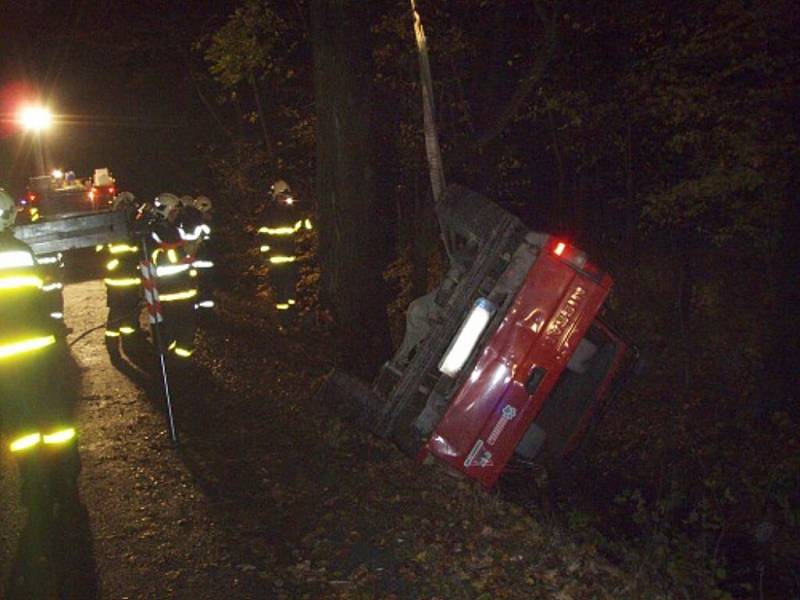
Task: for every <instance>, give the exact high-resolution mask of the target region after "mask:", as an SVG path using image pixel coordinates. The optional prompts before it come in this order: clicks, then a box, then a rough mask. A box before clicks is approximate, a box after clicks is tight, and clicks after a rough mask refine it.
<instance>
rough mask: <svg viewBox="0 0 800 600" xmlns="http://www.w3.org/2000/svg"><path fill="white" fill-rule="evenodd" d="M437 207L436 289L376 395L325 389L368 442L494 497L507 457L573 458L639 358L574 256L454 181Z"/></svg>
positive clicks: (592, 270) (603, 288) (350, 387)
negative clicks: (348, 403) (439, 273)
mask: <svg viewBox="0 0 800 600" xmlns="http://www.w3.org/2000/svg"><path fill="white" fill-rule="evenodd" d="M437 211H438V216H439V221H440V224H441V226H442V230H443V235H444V236H445V237H446V239H447V240H448V246H449V248H450V268H449V270H448V272H447V274H446V276H445V278H444V280H443V281H442V282H441V284H440V285H439V286H438V287H437V288H436V289H435V290H433V291H432V292H431V293H429V294H427V295H426V296H423V297H422V298H418V299H417V300H415V301H414V302H412V304H411V306H410V307H409V310H408V313H407V327H406V334H405V338H404V340H403V343H402V345H401V346H400V348H399V349H398V351H397V353H396V355H395V356H394V357H393V358H392V359H391V360H390V361H389V362H387V363H386V364H385V365H384V366H383V368H382V369H381V372H380V374H379V376H378V378H377V379H376V380H375V382H374V383H373V384H372V386H366V385H365V384H363V383H361V382H359V381H358V380H356V379H354V378H352V377H350V376H348V375H347V374H345V373H342V372H339V371H337V372H334V373H333V374H332V376H331V377H330V378H329V381H328V384H327V386H326V389H327V390H328V391H329V392H330V391H332V390H334V391H335V393H336V396H337V397H339V398H341V396H342V392H344V394H345V396H346V397H347V398H349V399H355V400H357V403H356V404H355V407H356V414H357V416H358V418H360V419H362V420H364V421H366V423H367V425H368V426H369V427H370V428H371V429H372V430H373V431H374V432H375V433H377V434H379V435H381V436H384V437H389V438H392V439H393V440H394V441H395V442H397V443H398V445H400V447H401V448H403V449H404V450H406V451H407V452H409V453H412V454H413V455H415V456H417V458H419V459H420V460H425V459H429V458H431V457H432V458H434V459H438V460H439V461H441V462H442V463H444V464H446V465H448V466H450V467H451V468H452V469H455V470H457V471H460V472H462V473H464V474H465V475H467V476H468V477H470V478H473V479H476V480H478V481H479V482H480V483H481V484H483V485H484V486H485V487H486V488H491V487H492V486H494V484H495V483H496V482H497V480H498V478H499V477H500V475H501V474H502V473H503V471H504V470H505V468H506V466H507V464H508V463H509V461H510V460H511V459H512V457H514V456H515V455H516V456H517V457H518V458H520V459H522V461H524V462H532V461H545V462H547V461H552V460H559V459H561V458H563V457H564V456H565V455H567V454H569V453H570V452H571V451H572V450H574V449H575V447H576V446H577V445H578V443H579V442H580V440H581V439H582V438H583V436H584V435H585V434H586V432H587V431H588V429H589V428H590V426H591V425H592V423H593V421H595V420H596V419H597V418H598V417H599V415H600V414H601V412H602V409H603V406H604V404H605V403H606V402H607V401H608V399H609V397H610V396H611V395H612V393H613V392H614V391H615V390H616V389H617V388H618V387H619V385H620V384H621V383H622V381H623V380H624V379H625V377H624V375H625V374H627V373H628V372H629V371H630V367H631V366H632V364H633V362H634V359H635V354H636V353H635V350H634V349H633V348H632V347H631V346H630V345H629V344H628V343H626V342H625V341H624V340H623V339H622V338H621V337H620V336H619V335H618V334H617V333H615V331H614V330H613V329H612V328H611V327H610V326H609V325H608V324H606V323H605V322H604V321H603V320H602V318H601V317H600V314H601V309H602V307H603V304H604V302H605V300H606V297H607V296H608V293H609V290H610V289H611V285H612V279H611V277H610V276H609V275H608V274H606V273H604V272H602V271H601V270H599V269H598V268H597V267H596V266H595V265H593V264H592V263H591V262H589V261H588V259H587V257H586V255H585V254H584V253H583V252H581V251H579V250H577V249H576V248H574V247H572V246H570V245H569V244H567V243H566V242H565V241H562V240H559V239H555V238H553V237H552V236H550V235H547V234H544V233H536V232H532V231H530V230H528V229H527V228H526V227H525V226H524V225H523V224H522V222H521V221H520V220H519V219H517V218H516V217H514V216H513V215H511V214H509V213H507V212H506V211H504V210H503V209H501V208H500V207H499V206H497V205H496V204H494V203H493V202H491V201H489V200H487V199H486V198H484V197H482V196H480V195H478V194H476V193H474V192H471V191H469V190H467V189H465V188H463V187H460V186H450V187H449V188H448V190H447V192H446V194H445V195H444V198H443V199H442V201H441V202H440V204H439V206H438V207H437Z"/></svg>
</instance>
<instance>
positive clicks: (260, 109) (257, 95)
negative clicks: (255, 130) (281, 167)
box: [248, 73, 278, 174]
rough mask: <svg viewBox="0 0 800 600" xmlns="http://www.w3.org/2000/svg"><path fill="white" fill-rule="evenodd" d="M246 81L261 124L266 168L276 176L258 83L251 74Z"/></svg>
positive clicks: (272, 150) (273, 153)
mask: <svg viewBox="0 0 800 600" xmlns="http://www.w3.org/2000/svg"><path fill="white" fill-rule="evenodd" d="M248 79H249V81H250V88H251V89H252V90H253V97H254V98H255V101H256V109H257V110H258V121H259V122H260V123H261V134H262V135H263V137H264V152H265V153H266V155H267V166H268V167H269V169H270V173H275V174H277V168H278V164H277V161H276V159H275V149H274V147H273V145H272V138H271V137H270V135H269V131H268V130H267V119H266V116H265V115H264V107H263V106H262V104H261V91H260V90H259V89H258V82H256V77H255V75H253V73H250V77H249V78H248Z"/></svg>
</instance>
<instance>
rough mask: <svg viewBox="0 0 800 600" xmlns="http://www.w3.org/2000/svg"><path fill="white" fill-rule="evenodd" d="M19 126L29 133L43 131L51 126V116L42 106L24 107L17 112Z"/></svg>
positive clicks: (48, 110)
mask: <svg viewBox="0 0 800 600" xmlns="http://www.w3.org/2000/svg"><path fill="white" fill-rule="evenodd" d="M18 120H19V123H20V125H22V126H23V127H24V128H25V129H28V130H30V131H43V130H45V129H47V128H48V127H50V125H52V124H53V114H52V113H51V112H50V109H48V108H45V107H44V106H26V107H24V108H23V109H22V110H20V111H19V116H18Z"/></svg>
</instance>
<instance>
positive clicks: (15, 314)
mask: <svg viewBox="0 0 800 600" xmlns="http://www.w3.org/2000/svg"><path fill="white" fill-rule="evenodd" d="M15 217H16V206H15V205H14V201H13V199H12V198H11V197H10V196H9V195H8V194H7V193H6V192H5V191H3V190H2V189H0V430H2V433H3V435H4V438H5V441H6V443H7V444H8V448H9V449H10V450H11V453H12V455H13V456H14V457H15V458H16V459H17V464H18V465H19V469H20V476H21V481H22V502H23V504H24V505H25V506H27V507H28V508H29V509H30V510H31V511H34V510H36V509H37V508H43V507H47V509H48V510H49V509H50V508H53V509H55V504H53V502H56V501H57V502H58V503H59V504H61V505H62V506H63V505H65V503H68V502H76V501H77V476H78V471H79V470H80V463H79V460H78V453H77V434H76V430H75V427H74V425H73V424H72V423H71V422H70V418H69V407H68V405H67V402H66V400H65V398H66V394H65V393H64V392H65V390H63V389H61V388H62V386H63V385H64V381H63V377H62V376H61V375H60V373H61V369H63V368H64V365H65V363H66V361H65V360H64V357H63V356H61V354H60V352H61V348H60V345H59V344H57V343H56V336H55V335H54V334H53V332H52V325H51V323H50V317H49V314H48V304H47V298H46V297H45V292H43V291H42V287H43V285H44V281H43V278H42V274H41V271H40V267H39V266H38V265H37V263H36V260H35V258H34V256H33V252H32V251H31V249H30V247H29V246H28V245H27V244H25V243H24V242H22V241H20V240H17V239H16V238H15V237H14V236H13V233H12V231H11V228H12V226H13V224H14V220H15ZM45 502H46V503H47V504H43V503H45Z"/></svg>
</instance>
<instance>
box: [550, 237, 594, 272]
mask: <svg viewBox="0 0 800 600" xmlns="http://www.w3.org/2000/svg"><path fill="white" fill-rule="evenodd" d="M552 244H553V245H552V246H551V248H552V250H551V251H552V253H553V254H554V255H555V256H557V257H559V258H560V259H561V260H563V261H564V262H566V263H569V264H571V265H572V266H573V267H577V268H578V269H583V268H584V267H585V266H586V263H587V259H586V253H584V252H582V251H580V250H578V249H577V248H575V247H574V246H570V245H569V244H567V243H566V242H555V241H553V242H552Z"/></svg>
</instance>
